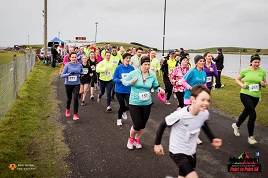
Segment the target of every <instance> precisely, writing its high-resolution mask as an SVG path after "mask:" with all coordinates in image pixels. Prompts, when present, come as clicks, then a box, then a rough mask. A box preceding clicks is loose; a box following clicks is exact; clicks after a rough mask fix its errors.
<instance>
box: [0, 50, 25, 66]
mask: <svg viewBox="0 0 268 178" xmlns="http://www.w3.org/2000/svg"><path fill="white" fill-rule="evenodd" d="M14 54H16V55H17V57H20V56H23V55H24V54H23V53H16V52H6V51H0V65H3V64H6V63H9V62H10V61H13V59H14V57H13V56H14Z"/></svg>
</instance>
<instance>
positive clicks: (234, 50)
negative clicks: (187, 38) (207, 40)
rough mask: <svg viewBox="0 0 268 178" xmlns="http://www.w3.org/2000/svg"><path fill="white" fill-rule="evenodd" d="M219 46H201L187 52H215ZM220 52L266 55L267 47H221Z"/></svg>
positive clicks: (267, 52) (267, 53)
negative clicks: (201, 47)
mask: <svg viewBox="0 0 268 178" xmlns="http://www.w3.org/2000/svg"><path fill="white" fill-rule="evenodd" d="M218 48H219V47H213V48H203V49H189V50H186V51H187V52H191V53H205V52H208V51H209V52H212V53H214V52H217V49H218ZM222 52H223V53H225V54H239V53H240V52H241V54H256V53H257V54H262V55H268V49H257V48H242V47H222Z"/></svg>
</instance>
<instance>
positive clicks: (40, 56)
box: [39, 47, 52, 60]
mask: <svg viewBox="0 0 268 178" xmlns="http://www.w3.org/2000/svg"><path fill="white" fill-rule="evenodd" d="M47 58H48V59H51V58H52V54H51V47H47ZM39 59H40V60H44V59H45V49H44V47H43V48H41V50H40V54H39Z"/></svg>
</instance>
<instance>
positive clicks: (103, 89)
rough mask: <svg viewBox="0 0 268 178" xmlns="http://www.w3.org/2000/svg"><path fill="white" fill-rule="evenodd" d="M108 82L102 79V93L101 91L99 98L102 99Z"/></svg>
mask: <svg viewBox="0 0 268 178" xmlns="http://www.w3.org/2000/svg"><path fill="white" fill-rule="evenodd" d="M106 84H107V83H106V82H103V81H100V93H99V96H98V97H99V99H101V97H102V95H103V94H104V92H105V87H106Z"/></svg>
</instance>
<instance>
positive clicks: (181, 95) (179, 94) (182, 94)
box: [175, 92, 184, 108]
mask: <svg viewBox="0 0 268 178" xmlns="http://www.w3.org/2000/svg"><path fill="white" fill-rule="evenodd" d="M175 94H176V96H177V100H178V102H179V107H180V108H183V107H184V102H183V97H184V92H176V93H175Z"/></svg>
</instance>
